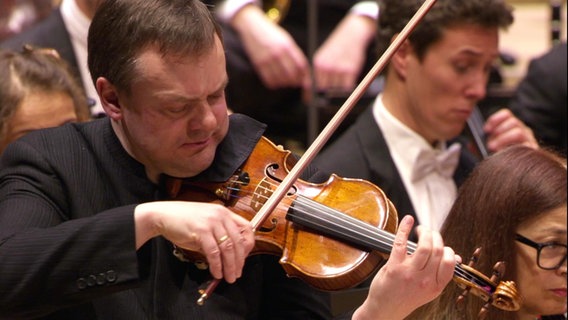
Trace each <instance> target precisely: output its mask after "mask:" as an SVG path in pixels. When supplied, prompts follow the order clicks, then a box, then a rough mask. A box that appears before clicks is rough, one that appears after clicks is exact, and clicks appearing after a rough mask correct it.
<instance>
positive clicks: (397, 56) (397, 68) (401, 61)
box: [390, 36, 412, 80]
mask: <svg viewBox="0 0 568 320" xmlns="http://www.w3.org/2000/svg"><path fill="white" fill-rule="evenodd" d="M395 37H396V36H395ZM411 56H412V45H411V44H410V42H409V41H408V39H407V40H404V42H403V43H402V44H401V46H400V47H399V48H398V50H397V51H396V52H395V53H394V55H393V56H392V58H391V62H390V68H392V70H393V71H394V72H395V73H396V75H397V77H398V78H400V79H402V80H404V79H406V76H407V74H408V62H409V59H410V58H411Z"/></svg>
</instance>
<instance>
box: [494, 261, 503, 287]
mask: <svg viewBox="0 0 568 320" xmlns="http://www.w3.org/2000/svg"><path fill="white" fill-rule="evenodd" d="M504 274H505V262H503V261H499V262H497V263H496V264H495V266H493V275H492V276H491V281H492V282H493V283H498V282H499V281H501V277H503V275H504Z"/></svg>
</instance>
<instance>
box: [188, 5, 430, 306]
mask: <svg viewBox="0 0 568 320" xmlns="http://www.w3.org/2000/svg"><path fill="white" fill-rule="evenodd" d="M435 3H436V0H425V1H424V3H423V4H422V6H420V8H419V9H418V10H417V11H416V13H415V14H414V15H413V16H412V18H411V19H410V20H409V21H408V23H407V24H406V26H404V28H403V29H402V31H401V32H400V33H399V34H398V35H397V36H396V38H395V39H394V40H393V41H392V42H391V43H390V45H389V46H388V48H387V50H386V51H385V52H384V54H383V55H382V56H381V57H380V58H379V60H378V61H377V62H376V63H375V65H374V66H373V67H372V68H371V70H369V72H368V73H367V75H366V76H365V77H364V78H363V80H361V82H360V83H359V84H358V85H357V87H356V88H355V90H354V91H353V93H352V94H351V95H350V96H349V97H348V98H347V100H345V102H344V103H343V105H342V106H341V108H340V109H339V110H338V111H337V113H336V114H335V115H334V116H333V117H332V118H331V120H330V121H329V122H328V124H327V125H326V126H325V127H324V128H323V130H322V131H321V132H320V134H319V135H318V136H317V137H316V139H315V140H314V142H313V143H312V144H311V145H310V146H309V148H308V149H307V150H306V151H305V152H304V154H303V155H302V157H300V159H299V160H298V162H297V163H296V164H295V165H294V167H293V168H292V170H290V172H289V173H288V175H287V176H286V177H285V178H284V179H283V180H282V182H281V183H280V185H279V186H278V187H277V188H276V189H275V190H274V192H273V193H272V195H271V196H270V197H269V198H268V200H267V201H266V203H265V204H264V205H263V206H262V208H261V209H260V210H259V211H258V213H257V214H256V215H255V216H254V217H253V218H252V220H251V221H250V222H251V225H252V229H253V231H256V229H257V228H258V227H259V226H261V225H262V224H263V223H264V221H266V219H267V218H268V217H269V216H270V214H271V213H272V211H273V210H274V209H275V208H276V207H277V206H278V204H279V203H280V201H282V199H283V198H284V197H285V196H286V193H287V192H288V190H289V189H290V187H291V186H292V184H294V182H295V181H296V180H297V179H298V177H299V176H300V174H301V173H302V172H303V171H304V169H305V168H306V167H307V166H308V165H309V164H310V162H311V161H312V160H313V159H314V158H315V156H316V155H317V154H318V153H319V152H320V150H321V149H322V148H323V146H324V145H325V143H326V142H327V141H328V140H329V138H330V137H331V136H332V135H333V133H334V132H335V131H336V130H337V128H338V127H339V125H340V124H341V122H343V120H344V119H345V118H346V117H347V115H348V114H349V112H350V111H351V110H352V109H353V107H354V106H355V105H356V104H357V102H358V101H359V100H360V99H361V97H362V96H363V94H364V93H365V91H366V90H367V89H368V88H369V86H370V85H371V83H372V82H373V80H374V79H375V78H376V77H377V76H378V75H379V73H380V72H381V71H382V70H383V69H384V67H385V66H386V65H387V63H388V61H389V60H390V59H391V58H392V56H393V55H394V54H395V53H396V51H397V50H398V49H399V48H400V46H401V45H402V44H403V42H404V41H405V40H406V39H407V38H408V36H409V35H410V33H411V32H412V31H413V30H414V28H416V26H417V25H418V23H419V22H420V21H421V20H422V19H423V18H424V16H425V15H426V14H427V13H428V11H429V10H430V9H431V8H432V6H433V5H434V4H435ZM220 281H221V280H219V279H213V280H211V282H209V284H208V286H207V288H206V289H204V290H200V294H201V296H200V297H199V299H198V300H197V304H199V305H203V304H204V302H205V300H206V299H207V298H208V297H209V296H210V295H211V293H212V292H213V291H214V290H215V288H216V287H217V285H218V284H219V282H220Z"/></svg>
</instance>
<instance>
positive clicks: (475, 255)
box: [467, 248, 481, 267]
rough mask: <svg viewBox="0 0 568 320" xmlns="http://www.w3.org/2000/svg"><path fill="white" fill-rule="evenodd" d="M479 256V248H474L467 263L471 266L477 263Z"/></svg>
mask: <svg viewBox="0 0 568 320" xmlns="http://www.w3.org/2000/svg"><path fill="white" fill-rule="evenodd" d="M480 256H481V248H477V249H475V251H474V252H473V254H472V255H471V258H469V263H468V264H467V265H468V266H470V267H473V266H474V265H475V264H476V263H477V261H479V257H480Z"/></svg>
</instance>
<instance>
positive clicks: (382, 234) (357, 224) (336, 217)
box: [296, 196, 491, 287]
mask: <svg viewBox="0 0 568 320" xmlns="http://www.w3.org/2000/svg"><path fill="white" fill-rule="evenodd" d="M298 199H300V200H298ZM298 199H297V200H296V201H299V202H302V204H303V205H305V206H307V207H311V208H312V209H315V210H314V211H313V212H318V213H320V214H322V215H323V216H316V215H315V214H314V213H312V211H309V210H301V211H302V213H303V214H305V215H307V216H308V217H310V218H313V219H316V220H320V221H324V219H326V218H327V220H325V222H327V223H329V224H332V225H334V226H335V227H337V228H340V229H345V228H346V227H345V224H348V225H350V226H351V230H350V229H347V230H349V231H353V232H354V233H357V235H358V236H360V235H363V236H364V237H365V238H366V239H367V240H371V241H376V240H378V241H380V242H381V243H383V244H386V245H387V246H389V249H391V248H392V244H393V243H394V239H395V235H393V234H392V233H390V232H388V231H385V230H382V229H379V228H377V227H375V226H373V225H370V224H367V223H365V222H362V221H360V220H358V219H356V218H353V217H351V216H348V215H346V214H344V213H341V212H339V214H337V213H336V212H335V211H334V210H320V208H318V207H320V206H321V207H325V206H324V205H322V204H320V203H317V202H315V201H313V200H312V199H309V198H306V197H303V196H298ZM328 209H329V208H328ZM339 222H340V223H339ZM355 229H356V230H355ZM377 236H378V238H379V239H377ZM407 249H409V250H408V253H409V254H410V253H412V252H414V251H415V249H416V243H414V242H412V241H409V242H407ZM387 253H389V252H387ZM454 271H455V274H456V276H458V277H460V278H462V279H465V280H467V281H468V282H471V283H474V284H476V285H478V286H484V287H487V286H488V284H486V283H485V282H484V281H481V280H480V279H479V278H478V277H476V276H475V275H473V274H471V273H470V272H469V271H467V270H465V269H463V268H462V267H461V266H460V265H459V264H458V265H456V267H455V270H454ZM489 287H491V286H489Z"/></svg>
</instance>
